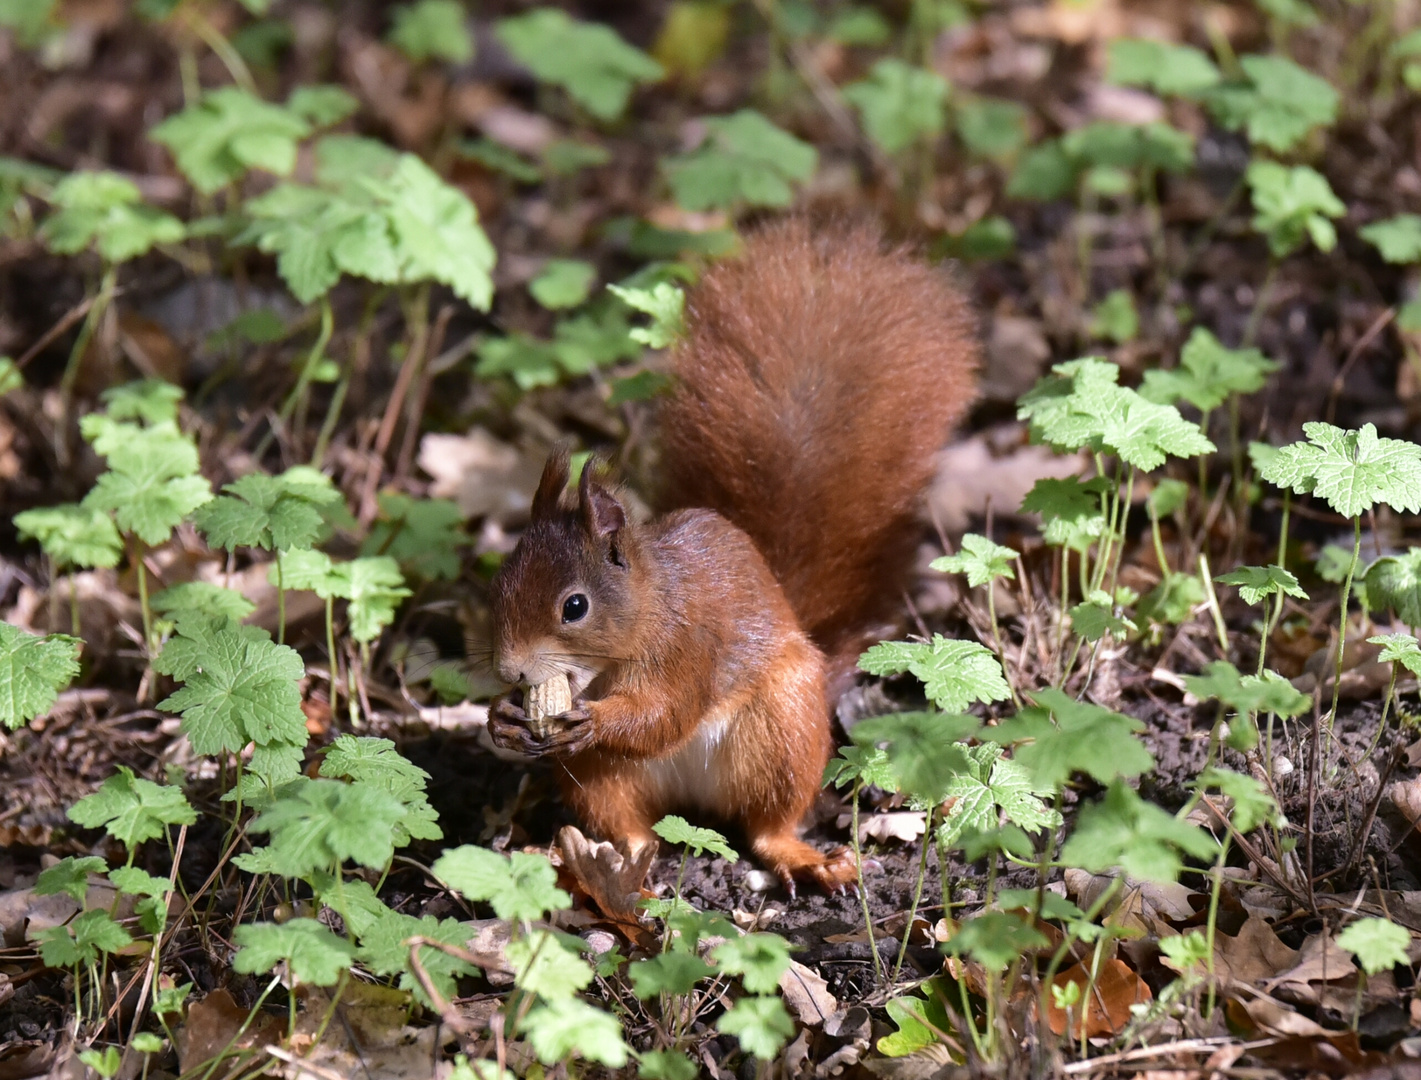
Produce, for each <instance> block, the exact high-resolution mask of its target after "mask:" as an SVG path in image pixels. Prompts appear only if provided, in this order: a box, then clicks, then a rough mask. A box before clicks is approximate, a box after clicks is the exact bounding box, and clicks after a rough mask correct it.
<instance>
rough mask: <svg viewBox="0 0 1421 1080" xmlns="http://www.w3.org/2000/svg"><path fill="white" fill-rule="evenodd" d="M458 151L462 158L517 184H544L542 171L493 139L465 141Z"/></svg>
mask: <svg viewBox="0 0 1421 1080" xmlns="http://www.w3.org/2000/svg"><path fill="white" fill-rule="evenodd" d="M458 150H459V156H460V157H464V158H468V159H469V160H470V161H477V162H478V163H479V164H480V165H482V166H484V168H486V169H491V170H493V171H494V172H497V173H502V174H503V175H504V176H507V177H508V178H509V179H511V180H513V181H514V182H516V183H519V184H539V183H542V180H543V170H542V169H540V168H538V166H537V165H534V164H533V163H532V162H531V161H528V160H526V159H525V158H523V157H521V156H520V155H519V154H517V153H515V152H514V151H513V150H511V149H509V148H508V147H506V146H504V145H503V144H502V143H497V142H494V141H493V140H492V139H465V140H464V141H463V142H461V143H460V144H459V148H458Z"/></svg>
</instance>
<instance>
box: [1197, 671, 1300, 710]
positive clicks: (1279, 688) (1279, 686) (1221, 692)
mask: <svg viewBox="0 0 1421 1080" xmlns="http://www.w3.org/2000/svg"><path fill="white" fill-rule="evenodd" d="M1184 685H1185V686H1186V687H1187V688H1188V690H1189V692H1190V693H1191V694H1193V695H1194V696H1195V697H1197V698H1200V699H1202V700H1207V699H1210V698H1213V699H1216V700H1218V701H1220V702H1222V703H1223V704H1224V705H1226V706H1227V707H1229V708H1230V709H1235V710H1237V711H1239V712H1241V713H1251V712H1265V711H1266V712H1272V713H1277V714H1278V715H1279V716H1289V717H1291V716H1297V715H1299V714H1300V713H1302V712H1303V711H1304V710H1306V709H1308V708H1310V707H1311V705H1312V699H1311V698H1310V697H1308V696H1307V695H1306V694H1303V693H1301V692H1300V691H1298V690H1296V689H1294V687H1293V684H1292V683H1290V682H1288V680H1287V679H1285V678H1283V677H1282V676H1281V675H1279V674H1278V673H1277V672H1274V671H1265V672H1264V673H1263V675H1262V677H1261V678H1260V677H1259V676H1257V675H1240V674H1239V670H1238V668H1236V667H1234V666H1233V665H1232V664H1230V663H1229V662H1228V661H1227V660H1215V661H1213V662H1211V663H1209V664H1208V665H1206V666H1205V668H1204V674H1203V675H1186V676H1185V677H1184Z"/></svg>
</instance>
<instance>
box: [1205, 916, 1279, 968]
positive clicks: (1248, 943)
mask: <svg viewBox="0 0 1421 1080" xmlns="http://www.w3.org/2000/svg"><path fill="white" fill-rule="evenodd" d="M1299 957H1300V954H1299V953H1298V951H1297V950H1296V949H1290V948H1288V946H1287V945H1285V944H1284V943H1283V941H1282V940H1281V939H1280V938H1279V937H1278V935H1277V934H1275V933H1274V932H1273V927H1271V926H1269V925H1268V923H1267V921H1266V920H1264V919H1260V918H1259V917H1258V916H1257V915H1250V916H1249V917H1248V918H1247V919H1246V920H1245V921H1244V924H1243V926H1241V927H1240V928H1239V932H1238V933H1237V934H1236V935H1234V936H1233V937H1229V936H1228V935H1227V934H1219V935H1217V936H1216V938H1215V939H1214V974H1215V975H1217V976H1218V977H1219V978H1221V979H1232V980H1234V981H1236V982H1241V983H1259V982H1262V981H1263V980H1265V979H1271V978H1273V977H1274V976H1276V975H1278V974H1280V973H1282V972H1284V971H1290V970H1292V969H1293V968H1295V967H1296V966H1297V964H1298V960H1299Z"/></svg>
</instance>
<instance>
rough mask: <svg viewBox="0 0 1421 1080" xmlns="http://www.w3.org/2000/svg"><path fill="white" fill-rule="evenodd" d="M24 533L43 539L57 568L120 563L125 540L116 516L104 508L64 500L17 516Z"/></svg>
mask: <svg viewBox="0 0 1421 1080" xmlns="http://www.w3.org/2000/svg"><path fill="white" fill-rule="evenodd" d="M14 521H15V528H16V530H17V531H18V532H19V534H20V536H22V537H24V538H26V539H30V540H37V541H39V545H40V547H42V548H43V549H44V553H45V554H46V555H48V556H49V557H50V558H51V559H53V560H54V566H55V569H56V570H68V569H70V568H71V567H86V568H87V567H104V568H105V569H108V568H111V567H114V566H117V565H118V559H119V555H120V554H121V553H122V551H123V539H122V538H121V537H120V536H119V535H118V529H116V528H115V527H114V523H113V518H111V517H109V515H108V514H106V513H105V512H104V511H102V510H97V509H94V508H85V507H83V506H80V505H79V504H78V503H62V504H61V505H59V506H47V507H44V508H42V509H36V510H26V511H24V512H23V513H19V514H16V515H15V518H14Z"/></svg>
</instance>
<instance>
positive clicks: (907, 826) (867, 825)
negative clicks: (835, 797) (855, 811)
mask: <svg viewBox="0 0 1421 1080" xmlns="http://www.w3.org/2000/svg"><path fill="white" fill-rule="evenodd" d="M852 823H853V815H852V814H840V815H839V817H838V820H837V822H836V824H837V825H838V827H839V828H841V829H846V828H848V827H849V825H851V824H852ZM926 827H927V815H926V814H924V813H922V812H921V811H915V810H898V811H894V812H893V813H888V814H868V815H866V816H863V817H860V818H859V843H861V844H862V843H866V842H867V841H869V840H877V841H878V842H879V843H886V842H888V841H889V840H901V841H903V842H904V843H908V844H911V843H912V842H913V841H914V840H916V839H917V838H918V837H920V836H922V835H923V829H924V828H926Z"/></svg>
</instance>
